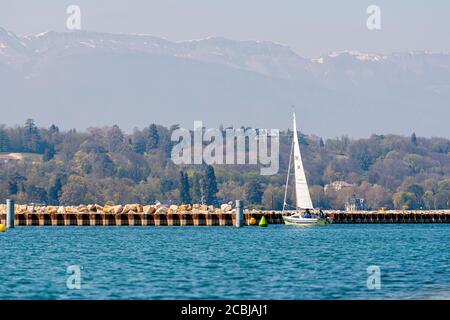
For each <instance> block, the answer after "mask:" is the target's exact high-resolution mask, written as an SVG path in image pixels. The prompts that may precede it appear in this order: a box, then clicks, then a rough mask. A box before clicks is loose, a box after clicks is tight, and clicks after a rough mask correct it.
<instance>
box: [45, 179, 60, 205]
mask: <svg viewBox="0 0 450 320" xmlns="http://www.w3.org/2000/svg"><path fill="white" fill-rule="evenodd" d="M62 187H63V186H62V182H61V178H60V177H56V179H55V181H54V182H53V184H52V185H51V187H50V189H49V190H48V200H49V203H50V204H54V205H58V204H59V199H60V197H61V193H62Z"/></svg>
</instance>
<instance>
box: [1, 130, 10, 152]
mask: <svg viewBox="0 0 450 320" xmlns="http://www.w3.org/2000/svg"><path fill="white" fill-rule="evenodd" d="M9 148H10V142H9V136H8V133H7V132H6V131H5V130H3V129H2V128H0V152H8V151H10V150H9Z"/></svg>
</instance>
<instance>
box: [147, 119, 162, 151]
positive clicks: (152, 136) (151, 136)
mask: <svg viewBox="0 0 450 320" xmlns="http://www.w3.org/2000/svg"><path fill="white" fill-rule="evenodd" d="M158 145H159V134H158V128H157V127H156V125H155V124H151V125H150V127H149V132H148V139H147V150H153V149H156V148H158Z"/></svg>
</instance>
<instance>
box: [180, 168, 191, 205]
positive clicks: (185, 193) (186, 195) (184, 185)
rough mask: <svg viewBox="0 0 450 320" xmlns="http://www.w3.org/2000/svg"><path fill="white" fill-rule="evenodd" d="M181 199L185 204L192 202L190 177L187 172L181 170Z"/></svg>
mask: <svg viewBox="0 0 450 320" xmlns="http://www.w3.org/2000/svg"><path fill="white" fill-rule="evenodd" d="M180 198H181V199H180V200H181V203H183V204H189V203H191V202H192V198H191V192H190V183H189V177H188V175H187V173H186V172H183V171H180Z"/></svg>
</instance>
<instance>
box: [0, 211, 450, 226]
mask: <svg viewBox="0 0 450 320" xmlns="http://www.w3.org/2000/svg"><path fill="white" fill-rule="evenodd" d="M325 213H326V214H327V215H328V216H329V217H331V218H333V222H334V223H336V224H357V223H364V224H365V223H450V210H442V211H380V212H369V211H358V212H342V211H325ZM263 215H265V216H266V219H267V221H268V223H269V224H282V223H283V217H282V213H281V211H255V210H253V211H251V210H245V212H244V225H250V219H251V218H255V219H256V221H259V219H261V217H262V216H263ZM5 222H6V213H0V223H5ZM14 222H15V225H16V226H235V225H236V213H235V212H230V213H220V212H217V213H216V212H212V213H211V212H196V211H183V212H170V213H158V212H153V213H144V212H129V213H105V212H66V213H48V212H33V211H26V212H21V213H18V214H16V215H15V217H14Z"/></svg>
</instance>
